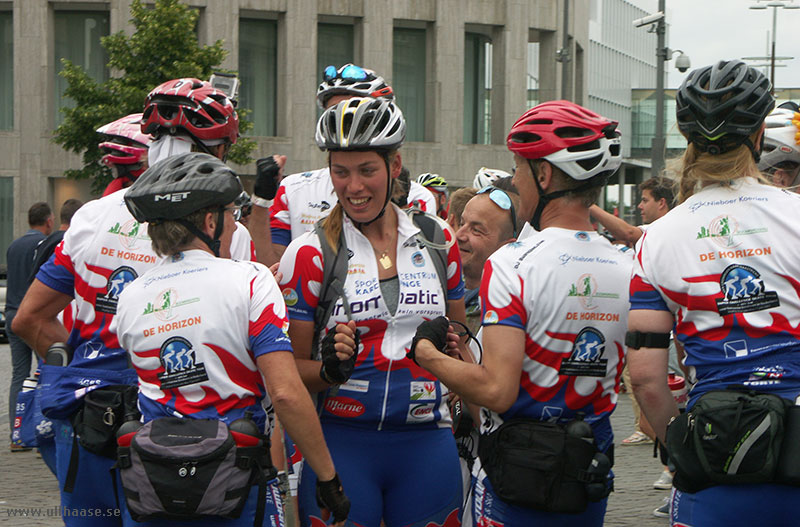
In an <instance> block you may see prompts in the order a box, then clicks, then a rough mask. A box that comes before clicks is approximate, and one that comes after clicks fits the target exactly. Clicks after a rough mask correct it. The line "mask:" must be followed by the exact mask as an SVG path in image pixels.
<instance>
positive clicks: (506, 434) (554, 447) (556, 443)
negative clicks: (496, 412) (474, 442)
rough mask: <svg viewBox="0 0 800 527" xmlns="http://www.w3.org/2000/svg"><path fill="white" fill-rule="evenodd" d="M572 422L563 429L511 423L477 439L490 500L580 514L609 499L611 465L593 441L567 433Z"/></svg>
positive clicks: (552, 425)
mask: <svg viewBox="0 0 800 527" xmlns="http://www.w3.org/2000/svg"><path fill="white" fill-rule="evenodd" d="M575 422H577V421H573V422H571V423H568V424H567V426H566V427H564V426H561V425H558V424H556V423H546V422H542V421H536V420H533V419H512V420H510V421H506V422H505V423H503V424H502V425H501V426H500V427H499V428H498V429H497V430H495V431H494V432H492V433H491V434H488V435H483V436H481V439H480V443H479V446H478V455H479V456H480V458H481V464H482V466H483V469H484V471H485V472H486V475H487V477H488V478H489V482H490V483H491V485H492V489H493V490H494V492H495V494H496V495H497V496H498V497H499V498H500V499H502V500H503V501H505V502H508V503H510V504H513V505H518V506H522V507H527V508H531V509H536V510H543V511H549V512H558V513H580V512H583V511H585V510H586V508H587V506H588V503H589V501H599V500H601V499H603V498H605V497H606V496H608V494H609V492H610V491H611V489H610V486H609V485H608V484H607V477H608V472H609V470H610V469H611V462H610V460H609V459H608V457H607V456H606V455H605V454H603V453H601V452H598V450H597V448H596V446H595V443H594V439H593V436H592V435H589V436H588V437H587V436H586V435H584V436H583V437H577V436H576V435H574V434H572V433H570V432H569V431H568V429H569V428H570V426H571V425H572V423H575ZM581 423H582V422H581ZM582 424H583V425H584V427H585V428H586V429H588V430H589V432H588V433H589V434H591V428H590V427H589V425H588V424H586V423H582Z"/></svg>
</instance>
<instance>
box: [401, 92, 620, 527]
mask: <svg viewBox="0 0 800 527" xmlns="http://www.w3.org/2000/svg"><path fill="white" fill-rule="evenodd" d="M616 126H617V123H616V122H615V121H611V120H609V119H606V118H605V117H602V116H600V115H598V114H596V113H594V112H592V111H589V110H587V109H585V108H583V107H581V106H578V105H577V104H574V103H571V102H569V101H551V102H546V103H543V104H540V105H538V106H536V107H534V108H532V109H530V110H528V111H527V112H526V113H525V114H524V115H523V116H522V117H521V118H520V119H519V120H517V122H516V123H514V125H513V126H512V128H511V132H510V133H509V135H508V140H507V144H508V148H509V150H511V152H513V153H514V160H515V163H516V169H515V173H514V177H513V182H514V186H516V188H517V189H518V190H519V194H520V208H522V209H524V210H523V211H522V214H524V217H526V218H529V220H528V221H530V222H531V224H532V225H533V227H534V228H536V229H537V231H539V232H537V233H535V234H533V235H532V236H530V237H528V238H526V239H524V240H522V241H518V242H513V243H509V244H506V245H505V246H503V247H501V248H500V249H499V250H497V251H496V252H495V253H494V254H492V255H491V256H490V257H489V259H488V261H487V262H486V265H485V267H484V269H483V278H482V281H481V288H480V301H481V309H482V312H483V327H482V334H481V343H482V346H483V353H482V357H481V360H480V362H479V363H478V364H470V363H468V362H464V361H459V360H456V359H454V358H453V357H451V356H449V355H447V354H445V353H442V352H441V351H443V350H447V348H448V347H450V348H451V350H452V348H453V346H454V344H455V342H456V341H457V338H458V335H457V334H456V333H455V332H453V331H452V330H450V331H448V325H449V324H448V321H447V319H445V318H444V317H440V318H438V319H433V320H430V321H426V322H423V323H422V324H420V326H419V327H418V328H417V334H416V336H415V337H414V341H413V345H412V347H411V349H410V351H409V357H411V358H413V359H414V360H416V361H417V362H418V363H419V364H420V366H422V367H423V368H425V369H427V370H428V371H430V372H431V373H433V374H434V375H436V376H437V378H439V379H440V380H441V381H442V382H443V383H445V384H446V385H447V386H448V387H449V388H450V389H451V390H452V391H454V392H456V393H458V394H459V395H461V397H463V398H464V399H465V400H466V401H467V402H472V403H474V404H476V405H479V406H481V407H482V408H481V411H480V416H481V423H480V426H481V439H480V447H479V450H480V456H479V459H478V460H477V461H476V463H475V468H474V469H473V476H475V483H474V486H473V509H472V510H473V518H474V520H475V523H476V525H506V526H509V527H515V526H529V525H552V526H556V525H557V526H559V527H563V526H568V525H569V526H572V525H574V526H580V527H586V526H598V527H599V526H601V525H602V524H603V518H604V516H605V510H606V504H607V496H608V492H609V489H610V488H611V478H612V477H613V476H612V474H611V473H610V467H611V464H612V462H613V444H614V437H613V433H612V430H611V422H610V415H611V412H612V411H613V410H614V408H615V406H616V400H617V393H618V391H619V376H620V372H621V371H622V365H623V363H624V360H625V346H624V344H623V343H624V340H625V338H624V337H625V331H626V329H627V311H628V308H629V302H628V294H627V289H628V284H629V281H630V275H631V259H630V257H628V256H626V255H624V254H622V253H620V252H619V251H618V250H617V249H616V248H615V247H614V246H612V245H611V243H610V242H609V241H608V240H607V239H605V238H604V237H602V236H600V235H599V234H598V233H596V232H594V230H593V229H592V224H591V222H590V221H589V206H590V205H591V204H592V203H594V202H595V200H596V198H597V195H598V193H599V192H600V189H601V187H602V186H603V185H605V182H606V180H607V179H608V177H609V176H610V175H611V174H613V173H614V172H615V171H616V170H617V168H618V167H619V165H620V162H621V152H620V146H621V145H620V138H619V133H618V132H617V131H616ZM451 350H448V351H451ZM570 438H572V439H570ZM517 452H518V453H519V457H518V458H515V457H514V456H516V455H517V454H515V453H517ZM555 452H558V454H557V455H556V454H554V453H555ZM507 456H508V457H507ZM514 459H519V460H524V461H522V462H521V463H520V464H519V465H516V466H511V465H510V464H509V463H513V460H514ZM525 467H527V468H525ZM536 467H539V468H543V470H537V469H536ZM509 475H510V476H511V477H509Z"/></svg>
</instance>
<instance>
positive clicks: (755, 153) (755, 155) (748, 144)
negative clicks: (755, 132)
mask: <svg viewBox="0 0 800 527" xmlns="http://www.w3.org/2000/svg"><path fill="white" fill-rule="evenodd" d="M742 144H743V145H745V146H746V147H747V148H749V149H750V153H751V154H753V160H754V161H755V162H756V165H757V164H758V162H759V161H761V150H762V149H763V148H764V134H761V141H760V142H759V145H758V150H756V147H755V146H754V145H753V142H752V141H751V140H750V138H749V137H748V138H747V139H745V140H744V141H742Z"/></svg>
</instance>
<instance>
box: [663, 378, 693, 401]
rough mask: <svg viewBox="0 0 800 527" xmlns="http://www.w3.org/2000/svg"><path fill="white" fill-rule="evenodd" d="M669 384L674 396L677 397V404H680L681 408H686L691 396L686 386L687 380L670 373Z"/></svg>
mask: <svg viewBox="0 0 800 527" xmlns="http://www.w3.org/2000/svg"><path fill="white" fill-rule="evenodd" d="M667 384H669V390H670V391H671V392H672V397H673V398H674V399H675V404H677V405H678V409H679V410H685V409H686V401H687V400H688V398H689V390H688V389H687V388H686V380H685V379H684V378H683V377H679V376H677V375H675V374H674V373H670V374H669V375H668V377H667Z"/></svg>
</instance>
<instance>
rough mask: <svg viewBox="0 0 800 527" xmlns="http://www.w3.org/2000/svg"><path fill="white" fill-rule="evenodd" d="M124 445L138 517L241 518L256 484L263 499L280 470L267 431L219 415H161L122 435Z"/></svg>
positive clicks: (123, 465) (124, 472)
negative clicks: (242, 428) (237, 426)
mask: <svg viewBox="0 0 800 527" xmlns="http://www.w3.org/2000/svg"><path fill="white" fill-rule="evenodd" d="M232 426H233V424H232ZM253 426H255V425H253ZM119 445H120V446H119V455H118V460H117V467H118V468H119V471H120V478H121V480H122V490H123V493H124V495H125V499H126V501H127V504H128V509H129V511H130V513H131V516H132V517H133V519H134V520H136V521H146V520H149V519H151V518H168V519H175V520H179V519H182V520H186V519H194V518H198V517H201V516H221V517H224V518H238V517H239V516H240V515H241V512H242V509H243V508H244V505H245V502H246V501H247V498H248V495H249V494H250V489H251V488H252V486H253V485H255V484H258V485H259V487H260V488H261V489H262V491H261V492H260V493H259V496H260V497H259V503H260V502H261V501H263V499H262V498H263V497H264V493H265V492H266V483H268V482H269V480H270V479H274V478H275V477H276V474H277V473H276V472H275V469H274V468H273V466H272V462H271V460H270V457H269V439H268V438H267V437H265V436H264V435H262V434H258V433H257V435H247V434H242V433H239V432H235V431H231V430H230V429H229V428H228V426H227V425H226V424H225V423H223V422H222V421H219V420H215V419H181V418H177V417H162V418H159V419H155V420H153V421H150V422H148V423H147V424H145V425H144V426H142V427H141V428H140V429H139V430H138V431H136V432H131V433H129V434H126V435H122V436H120V438H119ZM259 509H261V507H259ZM261 513H262V514H263V510H262V511H261ZM257 516H258V514H257Z"/></svg>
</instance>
